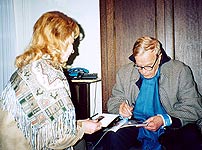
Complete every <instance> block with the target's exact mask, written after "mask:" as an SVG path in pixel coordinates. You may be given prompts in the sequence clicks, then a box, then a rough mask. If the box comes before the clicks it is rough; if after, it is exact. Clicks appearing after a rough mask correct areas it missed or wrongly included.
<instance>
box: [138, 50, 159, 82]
mask: <svg viewBox="0 0 202 150" xmlns="http://www.w3.org/2000/svg"><path fill="white" fill-rule="evenodd" d="M160 56H161V55H160ZM160 56H159V57H158V56H157V55H156V52H155V51H151V50H149V51H146V52H144V53H143V54H141V55H138V56H135V60H136V66H137V67H136V68H138V71H139V72H140V74H142V75H143V76H144V77H145V78H152V77H154V76H155V75H156V72H157V70H158V67H159V62H160V58H161V57H160ZM146 66H147V68H150V70H146V69H145V68H146ZM144 67H145V68H144Z"/></svg>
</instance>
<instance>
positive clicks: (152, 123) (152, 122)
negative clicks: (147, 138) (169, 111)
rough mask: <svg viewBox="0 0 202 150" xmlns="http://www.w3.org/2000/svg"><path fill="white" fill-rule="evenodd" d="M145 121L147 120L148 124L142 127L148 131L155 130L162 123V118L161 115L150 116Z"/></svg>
mask: <svg viewBox="0 0 202 150" xmlns="http://www.w3.org/2000/svg"><path fill="white" fill-rule="evenodd" d="M145 122H147V123H148V124H147V126H146V127H144V128H145V129H147V130H150V131H157V130H158V129H159V128H160V127H161V126H162V125H163V119H162V118H161V116H153V117H150V118H149V119H147V120H146V121H145Z"/></svg>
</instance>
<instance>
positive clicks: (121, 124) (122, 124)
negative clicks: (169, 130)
mask: <svg viewBox="0 0 202 150" xmlns="http://www.w3.org/2000/svg"><path fill="white" fill-rule="evenodd" d="M147 125H148V123H147V122H142V121H137V120H128V119H127V118H126V119H122V120H120V121H118V122H117V123H116V124H115V125H114V126H113V127H112V128H110V129H109V131H114V132H116V131H117V130H119V129H120V128H126V127H131V126H135V127H145V126H147Z"/></svg>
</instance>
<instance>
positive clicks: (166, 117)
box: [157, 114, 172, 127]
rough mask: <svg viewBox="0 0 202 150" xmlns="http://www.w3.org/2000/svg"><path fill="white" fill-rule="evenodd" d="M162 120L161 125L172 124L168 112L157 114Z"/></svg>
mask: <svg viewBox="0 0 202 150" xmlns="http://www.w3.org/2000/svg"><path fill="white" fill-rule="evenodd" d="M157 116H160V117H161V118H162V120H163V127H165V126H170V125H171V124H172V119H171V117H170V116H169V115H168V114H158V115H157Z"/></svg>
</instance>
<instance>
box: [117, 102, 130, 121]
mask: <svg viewBox="0 0 202 150" xmlns="http://www.w3.org/2000/svg"><path fill="white" fill-rule="evenodd" d="M132 111H133V107H132V106H129V105H128V104H127V103H126V102H123V103H122V104H121V105H120V108H119V114H120V115H121V116H123V117H124V118H130V117H131V116H132Z"/></svg>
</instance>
